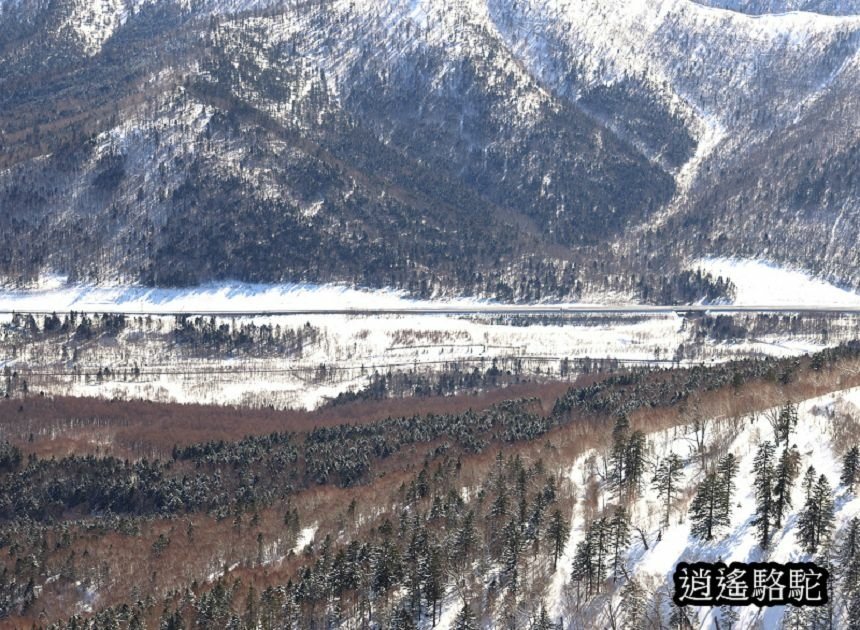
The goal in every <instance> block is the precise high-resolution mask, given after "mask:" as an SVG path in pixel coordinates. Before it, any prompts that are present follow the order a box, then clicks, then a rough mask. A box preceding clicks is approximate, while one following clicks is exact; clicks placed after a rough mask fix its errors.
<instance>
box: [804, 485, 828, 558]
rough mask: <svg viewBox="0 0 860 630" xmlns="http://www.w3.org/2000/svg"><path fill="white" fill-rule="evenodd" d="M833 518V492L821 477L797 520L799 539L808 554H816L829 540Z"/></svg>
mask: <svg viewBox="0 0 860 630" xmlns="http://www.w3.org/2000/svg"><path fill="white" fill-rule="evenodd" d="M833 516H834V515H833V491H832V489H831V487H830V483H829V482H828V481H827V477H825V476H824V475H821V476H820V477H819V478H818V481H817V482H816V483H815V486H814V487H813V489H812V492H811V494H810V497H809V499H808V500H807V502H806V505H805V506H804V508H803V511H802V512H801V513H800V516H799V517H798V519H797V524H798V527H797V537H798V539H799V541H800V543H801V545H803V548H804V549H805V550H806V552H807V553H815V552H816V551H818V549H819V547H820V546H821V545H822V543H825V542H827V541H828V540H829V536H830V532H831V530H832V529H833Z"/></svg>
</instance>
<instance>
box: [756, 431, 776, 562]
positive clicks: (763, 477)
mask: <svg viewBox="0 0 860 630" xmlns="http://www.w3.org/2000/svg"><path fill="white" fill-rule="evenodd" d="M773 453H774V445H773V444H772V443H771V442H762V443H761V444H760V445H759V448H758V452H757V453H756V456H755V459H754V460H753V471H754V472H755V479H754V481H753V489H754V491H755V500H756V510H755V518H754V519H753V521H752V523H753V525H754V526H755V528H756V531H757V532H758V541H759V545H761V546H762V547H764V548H766V547H767V546H768V545H770V539H771V526H772V524H773V512H774V501H773V482H774V465H773Z"/></svg>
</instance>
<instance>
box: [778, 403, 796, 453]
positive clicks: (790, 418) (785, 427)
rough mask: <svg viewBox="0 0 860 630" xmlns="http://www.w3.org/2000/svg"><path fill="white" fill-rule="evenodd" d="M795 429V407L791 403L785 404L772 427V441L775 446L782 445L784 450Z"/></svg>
mask: <svg viewBox="0 0 860 630" xmlns="http://www.w3.org/2000/svg"><path fill="white" fill-rule="evenodd" d="M796 427H797V405H795V404H794V403H792V402H788V403H786V404H785V405H784V406H783V407H782V408H781V409H780V410H779V416H778V417H777V420H776V426H774V434H775V436H774V439H775V441H776V445H777V446H779V445H780V444H782V445H783V446H785V447H786V448H787V447H788V442H789V440H790V439H791V432H792V431H794V429H795V428H796Z"/></svg>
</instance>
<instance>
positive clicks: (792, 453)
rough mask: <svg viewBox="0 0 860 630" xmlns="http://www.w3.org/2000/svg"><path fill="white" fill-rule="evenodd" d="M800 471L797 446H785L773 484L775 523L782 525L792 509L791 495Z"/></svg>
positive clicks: (777, 525)
mask: <svg viewBox="0 0 860 630" xmlns="http://www.w3.org/2000/svg"><path fill="white" fill-rule="evenodd" d="M799 472H800V453H799V452H798V451H797V448H788V447H786V448H783V449H782V454H781V455H780V456H779V462H778V463H777V466H776V480H775V481H774V484H773V524H774V527H777V528H779V527H782V519H783V518H784V517H785V514H786V512H788V510H790V509H791V507H792V503H791V495H792V490H793V489H794V481H795V479H797V474H798V473H799Z"/></svg>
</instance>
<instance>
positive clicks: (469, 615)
mask: <svg viewBox="0 0 860 630" xmlns="http://www.w3.org/2000/svg"><path fill="white" fill-rule="evenodd" d="M453 627H454V630H478V618H477V617H476V616H475V613H474V612H473V611H472V607H471V606H469V603H468V602H467V601H466V600H463V606H462V608H460V612H458V613H457V617H456V618H455V619H454V626H453Z"/></svg>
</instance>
